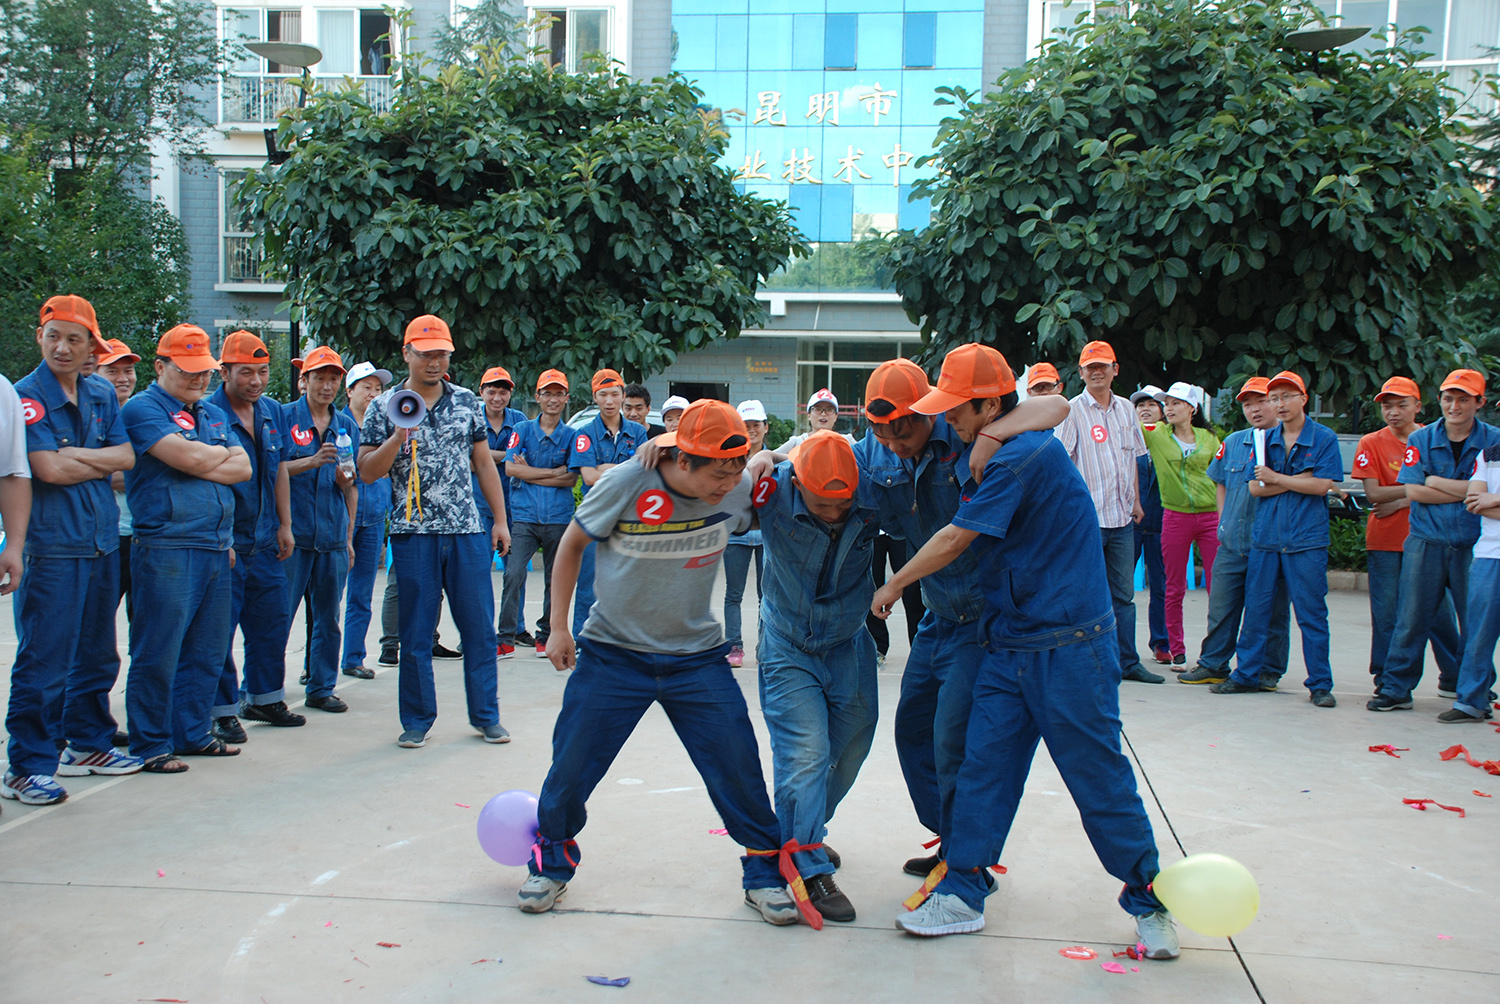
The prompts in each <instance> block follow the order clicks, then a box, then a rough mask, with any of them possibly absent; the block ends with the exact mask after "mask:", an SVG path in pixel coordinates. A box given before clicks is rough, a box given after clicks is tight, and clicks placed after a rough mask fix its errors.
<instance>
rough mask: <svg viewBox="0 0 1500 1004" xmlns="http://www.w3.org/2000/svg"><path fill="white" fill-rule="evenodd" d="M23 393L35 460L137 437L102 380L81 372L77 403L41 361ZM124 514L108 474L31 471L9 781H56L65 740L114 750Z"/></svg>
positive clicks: (17, 607) (10, 712) (20, 384)
mask: <svg viewBox="0 0 1500 1004" xmlns="http://www.w3.org/2000/svg"><path fill="white" fill-rule="evenodd" d="M16 393H17V394H18V395H20V398H21V408H22V416H23V418H24V419H25V422H26V451H27V452H28V453H40V452H55V451H57V450H61V449H64V448H69V447H71V448H74V449H85V450H99V449H106V448H108V447H111V446H120V445H122V444H124V443H128V442H129V441H130V440H129V438H128V437H127V436H126V434H125V425H124V423H123V422H122V421H121V419H120V405H119V401H118V399H117V398H116V396H115V391H114V388H113V387H111V386H109V385H108V383H107V382H104V381H96V380H89V379H88V378H87V377H82V376H80V377H79V378H78V385H77V392H76V393H77V398H78V403H77V404H74V403H73V402H72V401H71V400H69V398H68V395H67V393H66V392H64V391H63V389H62V386H61V385H60V384H59V383H58V382H57V377H56V376H55V375H53V373H52V370H51V369H50V368H49V367H48V366H47V364H46V363H43V364H42V365H40V366H38V367H37V368H36V369H35V370H33V371H32V372H31V373H30V374H28V375H27V376H25V377H24V378H22V379H20V380H18V381H16ZM119 519H120V510H119V507H118V506H117V505H115V497H114V493H113V492H112V491H111V490H110V487H109V478H108V477H107V476H101V477H97V478H91V479H89V480H87V481H81V482H79V483H78V484H74V485H56V484H50V483H48V482H46V481H43V480H42V479H41V478H40V477H37V476H36V472H35V471H33V472H32V480H31V522H30V531H29V533H28V536H27V538H26V553H25V556H24V557H25V562H26V567H25V572H24V574H23V575H22V576H21V583H20V585H19V586H18V587H17V589H16V594H15V598H14V603H13V608H12V612H13V613H14V615H15V621H16V639H17V642H18V647H17V650H16V659H15V664H14V665H13V666H12V667H11V672H10V704H9V705H8V707H7V709H6V713H5V731H6V733H7V735H8V736H9V742H8V754H7V755H8V757H9V760H10V766H9V768H8V772H9V773H11V774H14V775H17V776H20V777H29V776H31V775H33V774H43V775H53V774H56V773H57V764H58V750H57V745H56V743H55V742H54V740H55V739H58V738H64V739H66V740H67V741H68V742H69V743H71V744H72V746H73V747H74V748H75V749H78V750H82V751H88V752H107V751H109V750H110V749H111V746H110V739H111V738H112V737H113V736H114V733H115V729H116V728H117V726H116V725H115V720H114V718H113V717H112V716H111V715H110V712H109V692H110V690H111V688H113V687H114V685H115V680H116V679H117V678H118V677H119V675H120V653H119V649H118V647H117V645H116V642H115V607H116V606H117V605H118V603H119V588H120V563H119V560H118V559H117V558H116V556H115V552H116V551H117V550H119V547H120V537H119V530H118V527H119ZM59 729H60V730H61V732H60V733H59Z"/></svg>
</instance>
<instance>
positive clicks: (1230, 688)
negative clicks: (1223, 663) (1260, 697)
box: [1208, 676, 1262, 694]
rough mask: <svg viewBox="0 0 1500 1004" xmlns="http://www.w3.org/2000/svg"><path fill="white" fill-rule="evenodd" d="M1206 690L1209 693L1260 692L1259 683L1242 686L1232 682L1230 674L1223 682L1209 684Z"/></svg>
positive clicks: (1232, 678)
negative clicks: (1251, 685)
mask: <svg viewBox="0 0 1500 1004" xmlns="http://www.w3.org/2000/svg"><path fill="white" fill-rule="evenodd" d="M1208 692H1209V693H1210V694H1259V693H1262V691H1261V689H1260V684H1259V683H1257V684H1256V685H1255V686H1253V687H1246V686H1243V685H1241V684H1238V683H1235V682H1234V677H1232V676H1231V677H1230V678H1229V679H1227V680H1225V681H1224V682H1223V683H1215V684H1212V685H1210V686H1209V688H1208Z"/></svg>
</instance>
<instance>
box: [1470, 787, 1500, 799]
mask: <svg viewBox="0 0 1500 1004" xmlns="http://www.w3.org/2000/svg"><path fill="white" fill-rule="evenodd" d="M1474 794H1476V795H1478V796H1479V797H1480V798H1494V797H1495V796H1494V795H1486V794H1485V793H1484V792H1482V791H1480V790H1479V789H1478V788H1475V789H1474Z"/></svg>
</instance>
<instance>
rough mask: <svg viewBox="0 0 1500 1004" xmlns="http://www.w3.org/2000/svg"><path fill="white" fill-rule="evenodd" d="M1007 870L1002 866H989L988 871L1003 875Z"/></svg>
mask: <svg viewBox="0 0 1500 1004" xmlns="http://www.w3.org/2000/svg"><path fill="white" fill-rule="evenodd" d="M1009 870H1010V869H1008V868H1006V867H1005V866H1004V865H990V871H992V872H994V873H995V874H996V875H1004V874H1005V873H1006V872H1007V871H1009Z"/></svg>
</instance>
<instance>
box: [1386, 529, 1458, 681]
mask: <svg viewBox="0 0 1500 1004" xmlns="http://www.w3.org/2000/svg"><path fill="white" fill-rule="evenodd" d="M1365 557H1366V559H1367V564H1368V566H1369V573H1370V674H1371V675H1372V676H1374V677H1375V685H1376V690H1377V691H1378V690H1379V689H1380V678H1381V675H1382V674H1383V673H1384V672H1385V663H1386V659H1387V658H1388V657H1389V655H1390V647H1391V638H1392V636H1393V635H1395V633H1396V619H1397V616H1398V615H1399V613H1400V610H1401V602H1400V599H1401V565H1402V560H1401V559H1402V554H1401V552H1400V551H1366V552H1365ZM1427 640H1428V641H1429V642H1430V643H1431V645H1432V655H1433V657H1434V658H1435V659H1436V660H1437V664H1438V686H1439V687H1441V688H1442V689H1443V690H1454V689H1456V688H1457V686H1458V682H1457V681H1458V664H1459V660H1460V659H1461V658H1462V656H1463V649H1462V648H1461V647H1460V643H1459V638H1458V621H1457V619H1456V617H1455V615H1454V612H1453V601H1452V599H1450V598H1449V597H1448V596H1446V595H1445V596H1444V597H1443V602H1442V605H1441V607H1440V608H1439V610H1438V612H1437V616H1436V617H1434V618H1433V620H1432V630H1431V631H1430V632H1428V636H1427Z"/></svg>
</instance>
